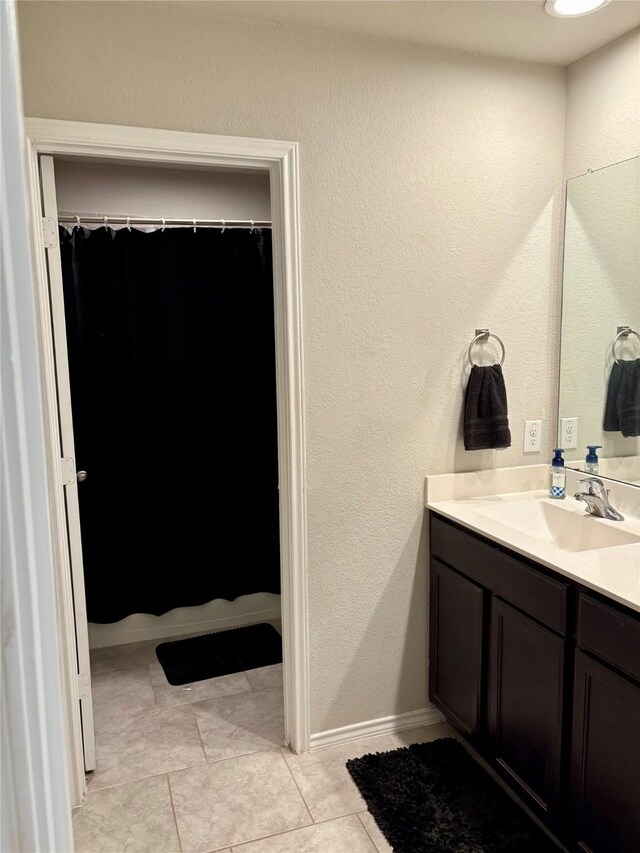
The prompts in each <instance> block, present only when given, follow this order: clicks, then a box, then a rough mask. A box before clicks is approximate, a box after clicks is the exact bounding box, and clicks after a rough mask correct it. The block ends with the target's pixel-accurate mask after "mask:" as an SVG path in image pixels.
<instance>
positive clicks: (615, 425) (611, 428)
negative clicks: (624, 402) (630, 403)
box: [602, 361, 623, 432]
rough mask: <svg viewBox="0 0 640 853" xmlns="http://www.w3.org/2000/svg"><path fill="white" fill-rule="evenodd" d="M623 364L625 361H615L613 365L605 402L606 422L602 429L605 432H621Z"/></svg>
mask: <svg viewBox="0 0 640 853" xmlns="http://www.w3.org/2000/svg"><path fill="white" fill-rule="evenodd" d="M622 364H623V362H620V363H618V362H617V361H614V362H613V364H612V365H611V373H610V374H609V382H608V383H607V396H606V399H605V403H604V423H603V424H602V429H603V430H604V431H605V432H620V416H619V415H618V394H619V393H620V380H621V379H622Z"/></svg>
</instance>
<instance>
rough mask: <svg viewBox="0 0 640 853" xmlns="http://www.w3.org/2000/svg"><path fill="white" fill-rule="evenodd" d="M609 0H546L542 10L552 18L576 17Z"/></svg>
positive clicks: (605, 3)
mask: <svg viewBox="0 0 640 853" xmlns="http://www.w3.org/2000/svg"><path fill="white" fill-rule="evenodd" d="M610 2H611V0H546V3H545V4H544V10H545V12H547V13H548V14H549V15H553V17H554V18H578V17H580V15H588V14H589V13H590V12H595V11H596V10H597V9H602V7H603V6H607V5H608V4H609V3H610Z"/></svg>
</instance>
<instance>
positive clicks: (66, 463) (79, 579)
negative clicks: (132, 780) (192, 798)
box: [40, 155, 96, 771]
mask: <svg viewBox="0 0 640 853" xmlns="http://www.w3.org/2000/svg"><path fill="white" fill-rule="evenodd" d="M40 181H41V188H42V217H43V219H42V224H43V229H42V233H43V240H44V245H45V250H46V255H47V270H48V277H49V293H50V307H51V328H52V332H53V343H54V354H55V362H56V381H57V391H58V412H59V423H60V443H61V448H62V457H63V458H62V459H61V460H60V469H61V488H63V489H64V493H65V504H66V510H67V533H68V537H69V558H70V564H71V582H72V586H73V605H74V612H75V629H76V650H77V662H78V683H79V686H80V690H79V695H80V714H81V718H82V741H83V750H84V766H85V770H86V771H89V770H95V767H96V747H95V735H94V728H93V704H92V698H91V670H90V662H89V624H88V622H87V606H86V600H85V591H84V569H83V565H82V540H81V536H80V510H79V506H78V476H77V472H76V465H75V458H76V457H75V447H74V443H73V418H72V412H71V388H70V385H69V361H68V357H67V333H66V326H65V319H64V294H63V290H62V264H61V261H60V244H59V241H58V204H57V200H56V182H55V171H54V165H53V157H50V156H49V155H46V156H45V155H42V156H41V157H40ZM81 474H82V472H81ZM81 479H82V476H81Z"/></svg>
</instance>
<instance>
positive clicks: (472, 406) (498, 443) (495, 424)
mask: <svg viewBox="0 0 640 853" xmlns="http://www.w3.org/2000/svg"><path fill="white" fill-rule="evenodd" d="M496 447H511V432H510V431H509V417H508V410H507V389H506V387H505V384H504V376H503V375H502V367H500V365H499V364H494V365H492V366H491V367H479V366H478V365H477V364H474V365H473V367H472V368H471V373H470V375H469V382H468V383H467V394H466V397H465V401H464V449H465V450H489V449H493V448H496Z"/></svg>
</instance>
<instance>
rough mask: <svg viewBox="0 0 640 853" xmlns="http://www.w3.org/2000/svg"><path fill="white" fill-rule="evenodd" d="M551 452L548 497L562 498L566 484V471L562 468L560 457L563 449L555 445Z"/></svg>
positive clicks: (564, 494) (562, 460) (562, 463)
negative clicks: (552, 455)
mask: <svg viewBox="0 0 640 853" xmlns="http://www.w3.org/2000/svg"><path fill="white" fill-rule="evenodd" d="M553 452H554V453H555V456H554V458H553V459H552V460H551V469H550V471H549V497H550V498H555V499H556V500H564V498H565V496H566V485H567V472H566V471H565V470H564V459H563V458H562V454H563V453H564V450H563V449H562V448H561V447H557V448H556V449H555V450H554V451H553Z"/></svg>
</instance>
